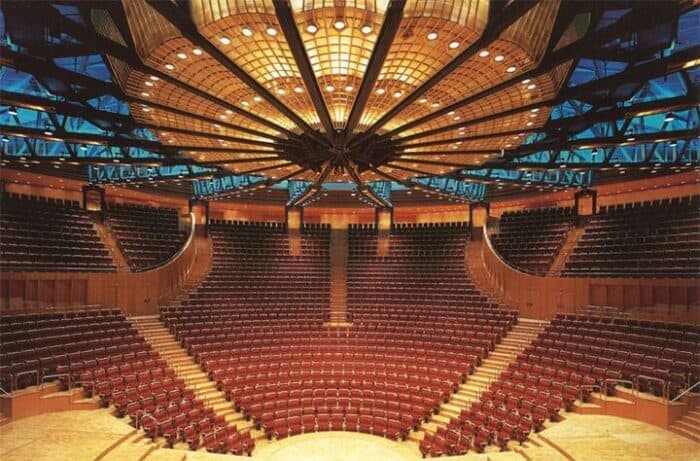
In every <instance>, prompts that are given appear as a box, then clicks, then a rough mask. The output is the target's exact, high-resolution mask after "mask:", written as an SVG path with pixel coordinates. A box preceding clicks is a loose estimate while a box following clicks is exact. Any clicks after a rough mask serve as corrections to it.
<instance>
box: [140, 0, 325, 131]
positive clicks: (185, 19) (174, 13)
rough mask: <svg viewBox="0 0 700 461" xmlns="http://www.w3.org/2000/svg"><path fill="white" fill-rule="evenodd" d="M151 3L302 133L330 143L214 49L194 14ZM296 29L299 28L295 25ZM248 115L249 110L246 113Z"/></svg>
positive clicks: (156, 1) (151, 0)
mask: <svg viewBox="0 0 700 461" xmlns="http://www.w3.org/2000/svg"><path fill="white" fill-rule="evenodd" d="M147 1H148V4H149V5H150V6H151V7H152V8H153V9H155V10H156V11H158V12H159V13H160V14H161V15H162V16H163V17H164V18H165V19H166V20H167V21H169V22H170V23H171V24H172V25H173V26H175V27H176V28H177V29H178V30H179V31H180V33H182V35H183V37H185V38H186V39H187V40H189V41H190V42H192V43H193V44H194V45H195V46H198V47H200V48H202V49H203V50H204V52H205V53H207V54H208V55H209V56H211V57H212V58H214V60H216V61H217V62H218V63H219V64H221V65H222V66H223V67H225V68H226V70H228V71H229V72H231V74H233V75H234V76H236V78H238V79H239V80H240V81H242V82H243V83H244V84H246V85H247V86H248V87H249V88H251V89H252V90H253V91H255V92H256V93H258V94H259V95H260V97H262V98H263V99H264V100H265V101H267V102H268V103H269V104H270V105H271V106H272V107H274V108H275V109H276V110H277V111H279V112H280V113H281V114H283V115H284V116H285V117H287V118H288V119H290V120H291V121H292V122H294V124H296V125H297V126H298V127H299V128H301V130H302V131H303V132H304V133H306V134H307V135H308V136H310V137H312V138H314V139H316V140H318V141H319V142H323V143H325V144H330V143H329V141H328V140H327V139H326V138H325V137H324V136H322V135H321V134H320V133H319V132H318V131H316V130H314V129H313V128H312V127H311V125H309V124H308V123H306V122H305V121H304V119H302V118H301V117H300V116H299V115H298V114H297V113H296V112H294V111H293V110H291V109H290V108H289V107H287V106H286V105H285V104H284V103H282V102H281V101H280V100H279V99H277V98H276V97H275V96H274V95H273V94H272V93H270V92H269V91H268V90H267V88H265V87H264V86H263V85H261V84H260V83H259V82H258V81H257V80H255V79H254V78H253V77H251V76H250V75H248V73H247V72H246V71H245V70H243V69H242V68H240V67H238V65H236V63H234V62H233V61H231V60H230V59H229V58H228V56H226V54H224V53H223V52H222V51H221V50H219V49H218V48H217V47H216V46H214V45H213V44H212V43H211V42H210V41H209V40H207V39H206V38H205V37H204V36H203V35H202V34H201V33H200V32H199V30H197V26H196V25H195V24H194V23H193V22H192V18H191V17H190V15H189V14H188V13H187V12H186V11H185V10H184V9H183V8H181V7H178V6H177V5H176V4H175V3H173V2H165V1H162V0H147ZM294 27H295V29H296V26H294ZM242 112H245V111H242Z"/></svg>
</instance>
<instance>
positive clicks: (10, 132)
mask: <svg viewBox="0 0 700 461" xmlns="http://www.w3.org/2000/svg"><path fill="white" fill-rule="evenodd" d="M0 133H2V134H4V135H7V136H17V137H24V138H34V139H43V140H44V141H54V142H67V143H71V144H86V145H96V146H114V147H136V148H141V149H145V150H148V151H152V152H156V153H162V154H164V155H169V156H173V155H177V154H179V153H181V152H185V151H187V152H219V153H224V154H262V155H270V154H272V153H278V152H275V151H270V150H262V149H230V148H225V147H207V146H182V145H178V146H165V145H163V144H161V143H160V142H156V141H151V140H148V139H135V138H127V137H118V136H102V135H94V134H86V133H71V132H65V131H58V130H57V131H56V132H55V133H52V134H47V133H46V132H45V131H44V130H40V129H37V128H27V127H21V126H14V125H0Z"/></svg>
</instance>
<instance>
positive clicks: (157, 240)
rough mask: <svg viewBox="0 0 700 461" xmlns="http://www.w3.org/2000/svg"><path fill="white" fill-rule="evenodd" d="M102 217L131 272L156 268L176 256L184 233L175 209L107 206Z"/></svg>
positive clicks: (130, 205) (183, 238)
mask: <svg viewBox="0 0 700 461" xmlns="http://www.w3.org/2000/svg"><path fill="white" fill-rule="evenodd" d="M105 217H106V219H107V222H108V223H109V226H110V227H111V229H112V231H113V233H114V236H115V238H116V240H117V244H118V245H119V248H120V249H121V251H122V253H123V254H124V257H125V258H126V260H127V262H128V263H129V266H130V267H131V269H133V270H142V269H146V268H150V267H154V266H158V265H160V264H162V263H164V262H165V261H167V260H168V258H170V257H171V256H172V255H174V254H175V253H177V252H178V251H179V250H180V248H182V245H183V244H184V242H185V240H186V238H187V233H186V232H181V231H180V230H179V224H178V212H177V210H176V209H174V208H153V207H149V206H143V205H133V204H129V205H120V204H109V205H108V207H107V209H106V210H105Z"/></svg>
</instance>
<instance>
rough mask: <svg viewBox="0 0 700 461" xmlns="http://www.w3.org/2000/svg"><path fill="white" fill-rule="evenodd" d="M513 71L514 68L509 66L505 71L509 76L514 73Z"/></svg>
mask: <svg viewBox="0 0 700 461" xmlns="http://www.w3.org/2000/svg"><path fill="white" fill-rule="evenodd" d="M515 70H516V67H515V66H510V67H508V68H507V69H506V72H508V73H509V74H512V73H513V72H515Z"/></svg>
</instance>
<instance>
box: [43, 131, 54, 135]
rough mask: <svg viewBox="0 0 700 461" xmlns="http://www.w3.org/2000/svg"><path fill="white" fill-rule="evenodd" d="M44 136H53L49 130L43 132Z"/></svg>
mask: <svg viewBox="0 0 700 461" xmlns="http://www.w3.org/2000/svg"><path fill="white" fill-rule="evenodd" d="M44 134H45V135H46V136H53V131H51V130H46V131H44Z"/></svg>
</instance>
